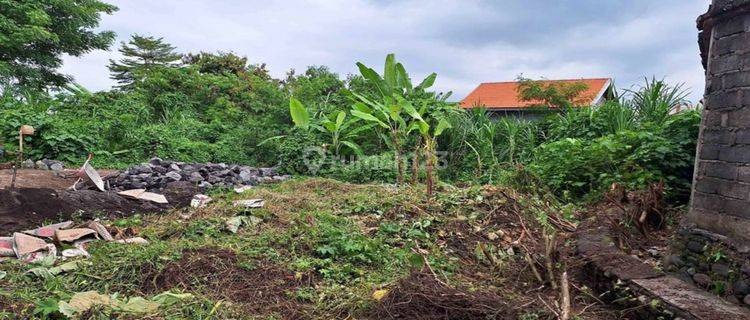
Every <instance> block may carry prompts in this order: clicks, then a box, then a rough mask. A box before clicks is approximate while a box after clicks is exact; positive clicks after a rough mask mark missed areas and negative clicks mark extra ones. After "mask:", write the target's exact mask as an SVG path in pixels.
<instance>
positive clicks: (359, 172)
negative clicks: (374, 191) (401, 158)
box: [320, 153, 398, 183]
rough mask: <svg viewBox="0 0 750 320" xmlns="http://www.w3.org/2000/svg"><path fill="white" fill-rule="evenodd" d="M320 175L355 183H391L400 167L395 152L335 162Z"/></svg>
mask: <svg viewBox="0 0 750 320" xmlns="http://www.w3.org/2000/svg"><path fill="white" fill-rule="evenodd" d="M320 175H322V176H326V177H329V178H333V179H337V180H341V181H347V182H354V183H368V182H384V183H390V182H393V181H394V180H395V179H396V176H397V175H398V169H397V167H396V162H395V157H394V156H393V153H383V154H380V155H374V156H365V157H362V158H359V159H357V160H356V161H354V162H351V163H346V164H343V163H335V164H333V165H331V166H330V167H328V168H325V169H323V170H322V171H321V172H320Z"/></svg>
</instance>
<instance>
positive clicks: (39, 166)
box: [35, 160, 49, 170]
mask: <svg viewBox="0 0 750 320" xmlns="http://www.w3.org/2000/svg"><path fill="white" fill-rule="evenodd" d="M35 166H36V168H37V169H39V170H49V167H48V166H47V164H46V163H44V162H43V161H41V160H39V161H37V162H36V163H35Z"/></svg>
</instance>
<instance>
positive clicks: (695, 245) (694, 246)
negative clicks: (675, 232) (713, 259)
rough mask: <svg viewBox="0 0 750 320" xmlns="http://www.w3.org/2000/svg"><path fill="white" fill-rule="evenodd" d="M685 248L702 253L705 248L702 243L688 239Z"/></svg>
mask: <svg viewBox="0 0 750 320" xmlns="http://www.w3.org/2000/svg"><path fill="white" fill-rule="evenodd" d="M687 249H688V250H690V251H692V252H695V253H703V251H704V250H705V248H704V246H703V244H702V243H700V242H697V241H689V242H688V243H687Z"/></svg>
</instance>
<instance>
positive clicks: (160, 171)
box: [151, 166, 169, 174]
mask: <svg viewBox="0 0 750 320" xmlns="http://www.w3.org/2000/svg"><path fill="white" fill-rule="evenodd" d="M151 169H152V170H154V172H156V173H158V174H165V173H167V172H169V169H168V168H166V167H161V166H159V167H153V168H151Z"/></svg>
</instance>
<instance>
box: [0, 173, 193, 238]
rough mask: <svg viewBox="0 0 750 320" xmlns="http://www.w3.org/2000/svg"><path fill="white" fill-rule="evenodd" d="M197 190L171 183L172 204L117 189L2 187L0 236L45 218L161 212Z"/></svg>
mask: <svg viewBox="0 0 750 320" xmlns="http://www.w3.org/2000/svg"><path fill="white" fill-rule="evenodd" d="M195 192H196V189H195V188H194V187H193V186H192V185H185V184H174V185H169V186H168V187H167V189H166V190H165V195H166V196H167V200H168V201H169V202H170V204H167V205H162V204H157V203H154V202H148V201H140V200H134V199H129V198H125V197H122V196H119V195H118V194H116V193H114V192H99V191H95V190H78V191H67V190H64V191H59V190H54V189H50V188H16V189H14V190H9V189H0V235H6V234H11V233H12V232H15V231H21V230H26V229H32V228H35V227H38V226H39V225H41V224H42V223H44V222H45V221H49V222H59V221H64V220H69V219H71V217H72V215H73V214H74V213H78V214H80V217H81V218H91V217H93V216H94V215H96V214H102V213H104V214H106V215H107V216H109V217H110V218H120V217H124V216H129V215H132V214H134V213H149V212H161V211H164V210H168V209H171V208H174V207H175V206H177V205H184V204H185V203H186V202H189V201H190V200H189V199H190V198H191V197H192V195H193V194H195Z"/></svg>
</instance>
